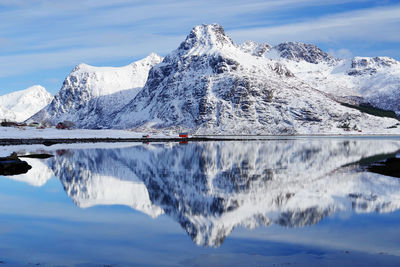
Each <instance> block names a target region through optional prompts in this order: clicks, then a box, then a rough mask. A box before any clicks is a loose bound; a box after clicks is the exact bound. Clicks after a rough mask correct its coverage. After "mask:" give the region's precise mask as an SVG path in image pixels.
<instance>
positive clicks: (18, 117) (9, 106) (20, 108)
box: [0, 85, 53, 122]
mask: <svg viewBox="0 0 400 267" xmlns="http://www.w3.org/2000/svg"><path fill="white" fill-rule="evenodd" d="M52 99H53V97H52V96H51V94H50V93H49V92H47V91H46V89H45V88H44V87H42V86H40V85H34V86H31V87H29V88H27V89H25V90H21V91H16V92H13V93H10V94H6V95H2V96H0V119H1V120H4V119H5V120H8V121H17V122H23V121H25V120H26V119H28V118H29V117H31V116H32V115H33V114H35V113H36V112H38V111H39V110H41V109H43V108H44V107H45V106H47V105H48V104H49V103H50V102H51V100H52Z"/></svg>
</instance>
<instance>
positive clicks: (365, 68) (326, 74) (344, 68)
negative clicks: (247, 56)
mask: <svg viewBox="0 0 400 267" xmlns="http://www.w3.org/2000/svg"><path fill="white" fill-rule="evenodd" d="M260 45H261V44H257V43H254V42H253V44H252V47H253V49H246V48H242V50H243V51H245V52H247V53H252V54H253V55H256V53H255V51H256V50H257V47H258V46H260ZM262 45H265V44H262ZM257 56H260V57H265V58H270V59H274V60H277V61H279V62H280V63H281V64H282V65H284V66H285V67H287V68H288V69H289V70H290V71H291V72H292V73H293V74H294V75H295V76H296V77H298V78H299V79H301V80H302V81H304V82H305V83H307V84H309V85H310V86H312V87H313V88H316V89H318V90H320V91H322V92H325V93H328V94H330V95H332V96H333V97H334V98H337V97H339V99H340V100H343V98H347V100H348V101H349V102H353V103H354V104H370V105H372V106H374V107H376V108H380V109H385V110H392V111H395V112H396V113H397V114H398V115H399V114H400V62H398V61H397V60H395V59H393V58H390V57H373V58H371V57H354V58H351V59H339V58H334V57H332V56H331V55H329V54H327V53H325V52H323V51H322V50H321V49H320V48H318V47H316V46H315V45H312V44H304V43H299V42H286V43H282V44H279V45H277V46H274V47H271V46H270V49H267V50H265V51H264V52H263V53H262V54H257ZM345 100H346V99H345Z"/></svg>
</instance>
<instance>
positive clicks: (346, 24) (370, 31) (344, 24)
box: [229, 5, 400, 43]
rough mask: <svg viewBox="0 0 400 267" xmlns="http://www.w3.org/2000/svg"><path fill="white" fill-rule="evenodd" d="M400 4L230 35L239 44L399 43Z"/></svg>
mask: <svg viewBox="0 0 400 267" xmlns="http://www.w3.org/2000/svg"><path fill="white" fill-rule="evenodd" d="M399 14H400V5H397V6H391V7H385V8H374V9H367V10H361V11H352V12H346V13H341V14H337V15H330V16H325V17H321V18H315V19H309V20H307V21H304V22H300V23H293V24H286V25H280V26H270V27H262V28H253V29H245V30H232V31H230V32H229V33H230V34H231V35H232V37H233V38H235V39H238V40H240V41H244V40H248V39H258V40H260V39H261V40H264V41H269V42H271V43H279V42H283V41H288V40H295V41H305V42H314V41H320V42H321V41H322V42H336V41H339V40H349V41H355V40H357V41H360V40H361V41H379V42H388V41H389V42H400V16H399Z"/></svg>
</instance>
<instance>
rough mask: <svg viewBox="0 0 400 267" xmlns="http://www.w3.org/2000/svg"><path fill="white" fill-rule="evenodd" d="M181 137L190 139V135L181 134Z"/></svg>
mask: <svg viewBox="0 0 400 267" xmlns="http://www.w3.org/2000/svg"><path fill="white" fill-rule="evenodd" d="M179 137H182V138H188V137H189V134H188V133H180V134H179Z"/></svg>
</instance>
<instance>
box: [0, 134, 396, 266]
mask: <svg viewBox="0 0 400 267" xmlns="http://www.w3.org/2000/svg"><path fill="white" fill-rule="evenodd" d="M78 147H79V146H62V145H57V146H55V147H50V148H45V150H46V151H47V152H48V153H51V154H53V155H54V157H53V158H50V159H47V160H38V159H27V161H28V163H30V164H31V165H32V166H33V168H32V169H31V170H30V171H29V172H28V173H27V174H25V175H19V176H7V177H1V178H2V179H0V260H1V261H4V262H5V263H6V265H7V264H8V265H10V266H16V265H21V266H27V264H28V265H29V264H31V265H33V264H37V263H41V264H45V265H46V266H54V265H66V266H103V265H106V264H115V266H130V265H132V264H138V265H168V266H169V265H170V266H176V265H184V266H186V265H203V266H204V265H207V266H209V265H219V266H223V265H226V266H232V265H237V266H239V265H247V266H249V265H250V266H251V265H254V266H257V265H258V266H259V265H263V266H264V265H266V266H273V264H276V265H275V266H282V265H285V264H289V263H290V264H291V265H294V266H310V265H318V266H321V265H322V266H323V265H332V264H335V265H337V264H340V265H342V266H346V265H348V266H357V265H359V266H366V265H375V266H376V265H377V264H380V265H386V266H396V265H398V264H399V263H400V258H399V256H400V255H399V254H400V253H399V247H400V236H399V234H398V228H399V221H400V220H399V219H400V212H399V207H400V194H399V192H400V180H399V179H397V178H392V177H387V176H382V175H377V174H372V173H368V172H365V171H364V170H363V169H362V168H360V166H359V164H358V163H359V161H360V160H361V159H364V160H365V159H374V158H377V156H378V155H383V156H393V155H396V153H398V151H399V150H400V140H398V139H373V138H371V139H365V138H363V139H348V140H347V139H343V138H341V139H325V138H321V139H309V140H308V139H296V140H281V141H279V140H274V141H264V142H213V143H190V144H184V145H179V144H154V145H142V144H133V145H127V144H125V145H120V146H119V147H117V146H116V147H115V148H103V149H102V148H99V147H101V145H94V147H91V148H90V147H88V148H82V149H78ZM7 149H10V148H7ZM22 149H24V151H25V152H34V151H35V150H37V147H24V148H22V147H15V150H16V151H18V150H22ZM40 149H43V148H40ZM21 152H23V151H20V153H21Z"/></svg>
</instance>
